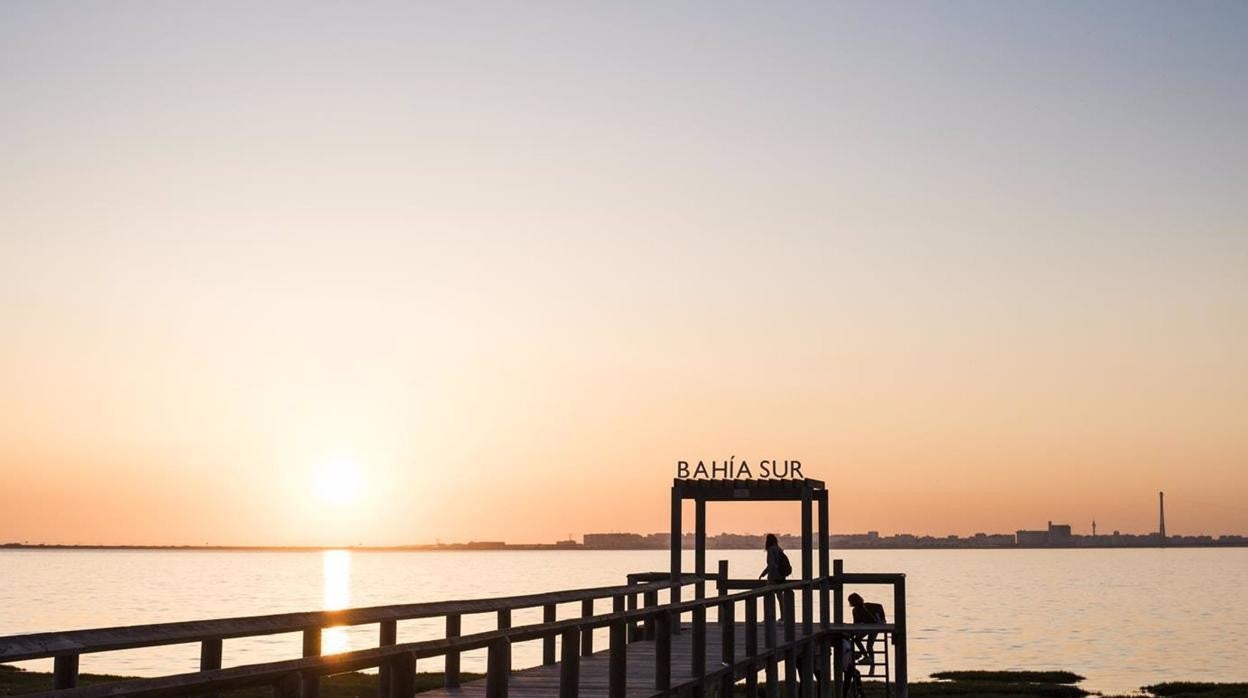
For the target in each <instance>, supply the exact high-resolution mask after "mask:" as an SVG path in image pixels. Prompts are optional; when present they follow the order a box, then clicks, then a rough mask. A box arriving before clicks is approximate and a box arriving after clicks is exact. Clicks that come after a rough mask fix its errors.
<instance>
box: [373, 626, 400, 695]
mask: <svg viewBox="0 0 1248 698" xmlns="http://www.w3.org/2000/svg"><path fill="white" fill-rule="evenodd" d="M398 626H399V624H398V622H397V621H393V620H383V621H381V624H380V625H379V627H378V631H377V646H378V647H389V646H390V645H393V644H394V643H395V642H397V641H398V634H399V628H398ZM395 664H396V662H395V661H394V660H387V661H384V662H382V663H381V666H379V667H377V698H389V696H390V691H391V689H390V686H391V681H392V680H393V675H394V672H395V669H394V665H395Z"/></svg>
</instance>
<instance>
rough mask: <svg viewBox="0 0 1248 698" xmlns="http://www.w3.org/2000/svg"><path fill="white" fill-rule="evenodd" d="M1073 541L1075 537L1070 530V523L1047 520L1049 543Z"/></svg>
mask: <svg viewBox="0 0 1248 698" xmlns="http://www.w3.org/2000/svg"><path fill="white" fill-rule="evenodd" d="M1074 542H1075V538H1074V535H1073V534H1072V533H1071V531H1070V524H1055V523H1053V522H1052V521H1050V522H1049V545H1073V544H1074Z"/></svg>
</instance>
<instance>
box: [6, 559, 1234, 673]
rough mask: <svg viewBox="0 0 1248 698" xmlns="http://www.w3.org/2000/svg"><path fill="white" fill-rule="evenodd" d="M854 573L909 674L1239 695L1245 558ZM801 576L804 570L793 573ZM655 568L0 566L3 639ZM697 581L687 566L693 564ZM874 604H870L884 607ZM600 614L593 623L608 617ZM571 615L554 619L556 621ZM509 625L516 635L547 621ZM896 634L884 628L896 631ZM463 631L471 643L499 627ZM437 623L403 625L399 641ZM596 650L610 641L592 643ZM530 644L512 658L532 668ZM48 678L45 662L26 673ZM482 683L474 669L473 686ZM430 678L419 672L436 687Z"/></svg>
mask: <svg viewBox="0 0 1248 698" xmlns="http://www.w3.org/2000/svg"><path fill="white" fill-rule="evenodd" d="M837 556H839V557H842V558H844V559H845V565H846V570H847V571H863V572H866V571H881V572H891V571H901V572H905V573H906V574H907V586H908V592H909V601H908V607H907V612H908V620H909V623H910V628H911V641H910V643H911V644H910V647H911V650H910V652H911V673H912V675H913V676H915V677H923V676H926V675H927V674H928V673H930V672H932V671H937V670H940V669H965V668H974V669H1005V668H1010V669H1056V668H1064V669H1071V670H1074V671H1077V672H1079V673H1081V674H1084V675H1085V676H1087V677H1088V678H1089V680H1088V682H1087V686H1088V687H1090V688H1093V689H1098V690H1102V691H1126V690H1130V689H1134V688H1136V687H1139V686H1141V685H1144V684H1148V683H1153V682H1156V681H1162V680H1168V679H1196V680H1209V681H1231V680H1238V681H1248V598H1246V597H1245V595H1244V594H1245V591H1244V590H1245V589H1246V588H1248V549H1222V550H1096V551H1093V550H984V551H978V550H965V551H963V550H939V551H882V550H879V551H876V550H871V551H839V552H837ZM793 557H794V562H795V563H797V562H799V561H798V560H797V556H793ZM720 559H726V560H729V561H730V564H731V568H730V571H731V572H732V576H734V577H753V576H755V575H757V574H758V571H759V570H760V569H761V568H762V564H763V563H762V556H761V555H760V554H759V553H757V552H754V551H709V552H708V566H709V567H711V568H712V569H714V564H715V561H716V560H720ZM666 562H667V555H666V553H665V552H663V551H635V552H634V551H627V552H615V551H611V552H607V551H603V552H589V551H584V552H576V551H541V552H462V553H389V552H385V553H381V552H378V553H372V552H345V551H330V552H325V553H320V552H316V553H293V552H164V551H152V552H129V551H123V552H115V551H11V550H10V551H0V635H8V634H15V633H25V632H36V631H46V630H65V629H72V628H89V627H100V626H110V625H129V624H135V623H150V622H159V621H177V620H192V619H202V618H214V617H225V616H242V615H253V614H261V613H279V612H285V611H304V610H310V609H320V608H326V609H336V608H343V607H347V606H371V605H382V604H391V603H401V602H413V601H432V600H442V599H457V598H471V597H481V596H494V595H504V594H517V593H528V592H542V591H551V590H555V589H568V588H576V587H588V586H605V585H613V584H622V583H623V581H624V575H625V574H626V573H628V572H636V571H648V570H662V569H664V567H665V565H666ZM686 564H687V565H688V566H687V567H686V569H689V568H691V567H692V560H691V559H690V561H689V562H687V563H686ZM886 589H887V588H885V587H878V588H875V589H872V588H863V589H861V590H860V591H861V592H862V593H863V595H864V596H866V597H867V598H868V599H876V598H877V597H878V600H879V601H881V602H883V603H884V604H885V606H886V607H890V613H891V605H892V604H891V599H889V598H886V597H887V596H890V595H891V594H889V593H886ZM609 606H610V602H609V601H606V602H602V605H600V606H599V611H600V612H606V611H608V610H609ZM578 613H579V609H578V608H577V607H576V605H575V604H572V605H567V606H563V607H560V617H561V618H563V617H574V616H575V615H577V614H578ZM539 616H540V610H536V611H530V612H517V613H516V614H515V617H514V619H513V622H514V623H515V624H517V625H518V624H521V623H526V622H537V621H540V617H539ZM890 617H891V615H890ZM492 624H493V618H492V617H490V616H480V617H467V618H465V619H464V630H465V631H466V632H471V631H473V630H477V629H488V628H490V627H492ZM441 628H442V624H441V621H440V620H431V621H409V622H406V623H400V625H399V639H400V641H406V640H415V639H425V638H429V637H432V636H434V635H435V634H436V633H437V632H439V631H440V630H441ZM376 637H377V628H376V626H363V627H360V628H354V629H334V630H331V631H327V633H326V636H325V639H324V648H325V651H326V652H336V651H342V650H344V649H358V648H363V647H369V646H372V645H374V644H375V643H376ZM596 643H599V644H598V646H600V647H605V646H606V644H605V643H606V639H605V636H604V638H603V639H601V640H596ZM299 651H300V639H299V636H298V635H297V634H289V635H279V636H272V637H267V638H256V639H240V640H227V641H226V642H225V664H226V666H234V665H238V664H246V663H250V662H257V661H264V660H270V659H283V658H292V657H296V656H298V654H299ZM540 651H541V649H540V645H539V644H535V643H526V644H523V645H518V646H517V647H516V649H515V653H514V660H515V662H516V663H517V664H519V665H529V664H535V663H537V662H538V661H539V659H540ZM197 659H198V647H197V646H195V645H180V646H174V647H165V648H151V649H144V650H131V651H125V652H111V653H102V654H96V655H85V656H84V657H83V658H82V670H83V671H89V672H113V673H121V674H131V675H143V676H148V675H158V674H165V673H176V672H182V671H189V670H194V669H195V667H196V663H197ZM25 666H27V667H29V668H32V669H43V670H49V669H50V662H28V663H25ZM483 666H484V656H483V655H482V654H472V655H467V656H466V657H465V660H464V668H465V669H466V670H479V669H481V668H482V667H483ZM435 668H437V665H436V664H434V663H433V662H430V663H427V664H424V663H422V669H429V670H433V669H435Z"/></svg>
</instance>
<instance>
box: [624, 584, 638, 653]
mask: <svg viewBox="0 0 1248 698" xmlns="http://www.w3.org/2000/svg"><path fill="white" fill-rule="evenodd" d="M637 596H638V594H637V592H635V591H634V592H633V593H631V594H629V595H628V603H627V610H629V611H636V610H637ZM640 639H641V625H640V624H638V623H637V622H636V621H633V622H630V623H629V624H628V641H629V642H636V641H638V640H640Z"/></svg>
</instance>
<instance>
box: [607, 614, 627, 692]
mask: <svg viewBox="0 0 1248 698" xmlns="http://www.w3.org/2000/svg"><path fill="white" fill-rule="evenodd" d="M609 652H610V654H609V655H608V658H607V662H608V669H607V695H608V696H609V698H624V689H625V686H626V684H627V681H628V623H626V622H625V621H622V620H617V621H615V622H613V623H612V624H611V648H610V650H609Z"/></svg>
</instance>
